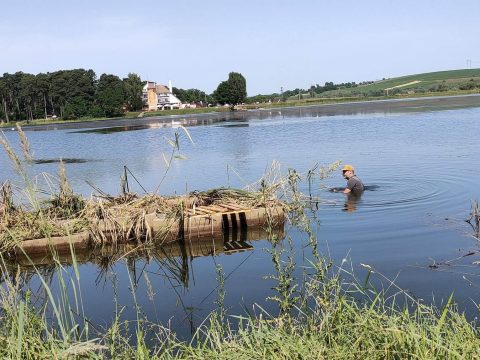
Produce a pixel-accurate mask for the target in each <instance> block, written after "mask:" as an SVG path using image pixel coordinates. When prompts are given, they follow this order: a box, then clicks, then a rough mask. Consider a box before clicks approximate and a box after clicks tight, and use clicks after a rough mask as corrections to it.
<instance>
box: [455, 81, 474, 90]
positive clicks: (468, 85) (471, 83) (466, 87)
mask: <svg viewBox="0 0 480 360" xmlns="http://www.w3.org/2000/svg"><path fill="white" fill-rule="evenodd" d="M476 87H477V83H476V82H475V80H473V79H470V80H469V81H468V82H466V83H463V84H461V85H460V86H459V87H458V88H459V89H460V90H473V89H475V88H476Z"/></svg>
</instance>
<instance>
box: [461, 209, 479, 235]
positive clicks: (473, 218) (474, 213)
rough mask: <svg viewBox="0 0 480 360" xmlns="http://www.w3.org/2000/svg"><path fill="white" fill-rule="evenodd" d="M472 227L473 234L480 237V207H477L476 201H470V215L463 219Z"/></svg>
mask: <svg viewBox="0 0 480 360" xmlns="http://www.w3.org/2000/svg"><path fill="white" fill-rule="evenodd" d="M465 221H466V222H467V223H469V224H470V226H471V227H472V229H473V236H474V237H476V238H477V239H480V208H479V207H478V201H477V200H474V201H472V210H471V212H470V217H469V218H468V219H467V220H465Z"/></svg>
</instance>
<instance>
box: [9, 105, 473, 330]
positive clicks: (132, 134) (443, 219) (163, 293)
mask: <svg viewBox="0 0 480 360" xmlns="http://www.w3.org/2000/svg"><path fill="white" fill-rule="evenodd" d="M478 106H480V102H479V104H478ZM436 110H441V111H436ZM322 111H323V110H318V108H315V107H312V108H302V109H288V110H278V111H277V110H275V111H271V112H269V113H263V114H262V116H258V115H255V114H252V115H248V116H245V115H243V116H241V117H240V118H239V119H233V120H232V119H230V120H229V119H223V121H221V120H222V119H221V118H220V119H219V118H218V117H216V118H215V119H213V120H208V117H207V120H205V117H203V118H202V120H201V121H196V125H198V126H192V127H188V131H189V133H190V135H191V137H192V139H193V141H194V144H192V143H190V141H189V140H188V138H187V137H186V136H184V135H182V138H181V144H180V150H181V153H182V154H183V155H185V156H186V157H187V159H185V160H178V161H175V162H174V164H173V166H172V167H171V168H170V170H169V172H168V174H167V176H166V179H165V181H164V182H163V183H162V185H161V186H160V192H161V193H163V194H174V193H177V194H183V193H185V192H187V191H188V192H189V191H193V190H206V189H211V188H216V187H222V186H232V187H243V186H245V185H247V184H249V183H252V182H254V181H256V180H258V179H259V178H260V177H261V176H262V175H263V174H264V173H265V171H266V170H267V169H268V168H269V167H270V165H271V164H272V161H274V160H275V161H278V162H279V163H280V164H281V167H282V169H283V172H284V173H285V172H286V171H287V169H288V168H295V169H296V170H297V171H298V172H300V173H305V172H307V171H308V169H310V168H312V167H313V166H314V165H315V164H316V163H319V164H321V165H328V164H330V163H332V162H334V161H335V160H342V161H343V162H344V163H349V164H353V165H354V166H355V168H356V170H357V174H358V176H359V177H360V178H361V179H362V180H363V182H364V183H365V184H366V185H369V186H373V191H366V192H365V193H364V195H363V197H362V198H361V199H360V200H359V201H358V202H356V203H354V204H352V203H348V202H346V199H345V197H344V195H343V194H335V193H331V192H329V191H327V190H326V189H323V188H320V187H319V186H317V185H316V186H315V187H314V188H313V190H312V192H313V194H314V195H315V196H316V197H320V198H321V203H320V205H319V209H318V211H317V213H316V218H317V220H318V221H317V222H315V225H314V229H315V232H316V236H317V239H318V243H319V245H320V249H321V250H322V252H323V253H325V254H328V255H329V256H331V257H332V258H333V259H334V261H335V263H336V264H337V265H339V264H340V263H341V261H342V259H344V258H349V259H350V261H351V264H352V267H353V269H354V270H355V272H357V273H358V275H359V277H360V278H361V277H362V276H364V274H365V271H364V270H363V268H362V267H361V266H360V264H362V263H363V264H368V265H370V266H372V267H374V268H375V269H377V270H378V271H380V272H381V273H382V274H384V275H385V276H387V277H389V278H391V279H393V278H396V280H395V281H396V283H397V284H398V285H399V286H401V287H402V288H404V289H406V290H408V291H409V292H410V293H411V294H413V295H414V296H415V297H418V298H422V299H424V300H425V301H426V302H432V301H433V299H435V301H437V302H441V300H442V299H446V298H448V297H449V296H450V294H451V293H452V292H453V293H454V298H455V299H456V301H457V302H459V304H460V306H461V308H462V309H465V310H466V311H468V312H469V314H473V315H476V313H474V309H475V305H474V302H478V300H479V299H480V277H479V275H480V267H479V265H476V263H475V262H476V261H479V260H480V256H479V255H480V253H479V247H478V241H477V240H476V239H474V238H473V237H472V236H471V234H472V229H471V228H470V227H469V225H468V224H467V223H465V222H464V220H465V219H466V218H468V216H469V212H470V201H471V200H474V199H479V198H480V196H479V195H480V191H479V189H480V188H479V179H480V178H479V174H478V169H479V168H480V145H479V139H480V107H470V108H465V109H453V110H448V109H447V110H445V109H436V108H435V107H427V108H418V107H415V106H414V105H412V106H410V107H408V106H407V107H404V108H402V109H397V110H395V111H389V110H388V109H387V110H385V109H383V110H381V111H377V110H375V111H373V112H369V111H365V110H362V111H360V112H358V113H355V112H353V113H349V114H341V115H335V114H328V116H325V114H324V113H323V112H322ZM219 120H220V121H219ZM190 121H191V119H190ZM202 123H203V124H202ZM176 124H178V120H175V122H173V127H172V126H165V124H163V123H161V124H159V123H154V124H153V125H152V124H149V125H148V126H140V127H137V128H135V127H134V128H129V127H128V126H125V127H124V128H116V129H110V130H105V129H104V130H101V131H85V130H87V129H81V130H78V129H77V130H75V129H66V130H56V131H27V136H28V138H29V140H30V142H31V144H32V149H33V151H34V153H35V158H36V159H38V160H39V161H38V162H39V163H38V164H36V165H33V166H32V167H31V169H30V170H31V172H32V173H35V174H40V173H42V172H46V173H51V174H55V173H56V172H57V167H58V163H56V162H55V161H54V160H56V159H58V158H60V157H62V158H64V159H69V161H67V164H66V171H67V175H68V177H69V179H70V180H71V183H72V186H73V188H74V190H75V191H77V192H81V193H83V194H86V195H89V194H90V193H92V192H93V189H92V188H91V187H90V186H89V185H88V184H87V183H86V182H85V181H86V180H88V181H89V182H91V183H93V184H94V185H95V186H96V187H98V188H100V189H102V190H103V191H105V192H109V193H117V192H118V189H119V178H120V175H121V174H122V172H123V166H124V165H126V166H127V167H128V168H129V170H130V171H131V172H132V173H133V174H135V176H136V178H137V179H138V180H139V182H140V183H141V185H142V186H143V187H144V188H145V189H148V190H154V189H155V188H156V187H157V186H158V185H159V183H160V180H161V178H162V177H163V175H164V173H165V169H166V166H165V162H164V158H163V155H162V154H164V155H165V156H167V157H168V155H169V153H170V147H169V145H168V144H167V143H166V141H165V138H171V137H172V136H173V134H174V132H175V131H180V132H182V130H181V129H178V128H176ZM167 125H172V123H170V124H168V123H167ZM128 130H132V131H128ZM133 130H135V131H133ZM6 136H7V138H9V140H10V141H11V142H12V144H14V145H15V146H17V140H16V134H15V132H7V133H6ZM0 169H1V174H0V175H1V178H0V181H3V180H4V179H9V178H15V175H14V174H13V173H12V171H11V170H10V167H9V165H8V162H7V160H6V156H5V155H4V154H3V153H2V154H1V155H0ZM38 179H39V181H42V177H41V176H40V177H38ZM344 183H345V181H344V179H343V178H342V176H341V174H340V172H339V171H337V172H336V173H334V174H333V175H332V176H331V177H330V178H328V179H327V180H325V182H324V184H325V185H326V186H329V187H333V186H344ZM130 185H131V188H132V190H134V191H136V192H138V193H140V194H141V193H142V192H143V191H142V189H141V187H140V186H139V185H138V184H136V183H135V182H133V181H132V180H131V183H130ZM302 190H303V191H305V192H306V191H307V186H306V183H303V185H302ZM285 232H286V236H290V237H291V238H292V239H293V245H294V249H295V253H296V259H297V261H298V263H299V265H301V264H302V263H303V264H304V263H305V262H304V260H303V251H304V247H305V235H304V234H301V233H300V232H299V231H298V230H297V229H295V228H294V227H291V226H289V225H287V226H286V229H285ZM255 237H257V238H260V239H259V240H253V239H252V240H250V241H248V243H247V245H248V246H247V248H246V249H245V251H242V252H234V253H231V254H230V255H228V254H226V253H224V250H225V249H223V244H222V243H221V242H220V243H217V244H216V248H217V250H216V251H217V255H215V256H203V257H200V256H199V257H194V258H191V257H187V258H186V257H183V258H182V257H178V258H175V264H174V265H172V264H171V263H170V262H169V261H166V260H162V259H160V257H159V258H158V259H155V258H152V259H146V258H145V257H140V258H137V259H134V258H132V257H126V258H123V259H121V260H119V261H118V262H116V263H115V264H114V265H113V266H112V267H110V268H108V269H107V271H105V270H104V269H103V270H102V269H101V268H99V267H98V266H97V265H95V264H92V263H88V262H87V263H84V264H82V265H81V266H80V276H81V284H82V294H83V301H84V307H85V309H86V313H87V315H88V316H89V317H90V318H91V319H93V320H94V322H96V323H99V324H101V325H105V324H108V323H109V322H110V321H111V319H112V318H113V316H114V310H115V304H114V303H113V299H114V297H116V299H117V301H118V303H119V304H120V305H125V306H126V309H125V311H124V316H125V317H126V318H132V319H134V318H135V311H134V306H133V295H132V292H134V293H135V296H136V300H137V301H138V303H139V304H140V306H141V308H142V310H143V311H144V313H145V314H146V315H147V317H148V318H150V319H151V320H152V321H158V322H161V323H163V324H165V325H169V326H171V327H172V328H173V329H175V330H176V331H177V332H178V334H179V335H180V336H182V337H188V336H189V334H190V331H191V330H192V328H194V327H195V326H198V325H199V324H200V322H201V321H202V320H203V319H204V318H205V317H206V316H207V314H208V313H209V312H210V311H211V310H212V309H214V308H215V304H214V301H215V299H216V295H215V289H216V287H217V281H216V272H215V266H216V264H220V265H222V267H223V271H224V273H225V274H227V278H226V281H225V290H226V306H227V308H228V309H229V312H230V313H233V314H245V310H244V307H245V308H247V309H250V310H251V309H252V304H253V303H255V302H257V303H259V304H261V305H262V306H263V307H265V308H266V309H273V308H274V304H273V302H271V301H266V300H265V298H266V297H267V296H268V295H271V294H272V290H271V287H272V282H271V280H265V279H264V277H265V276H266V275H269V274H271V273H272V272H273V266H272V262H271V259H270V255H269V254H268V252H267V251H266V249H268V248H270V245H269V243H268V242H267V241H265V240H261V238H262V235H261V234H260V235H257V236H253V238H255ZM205 246H206V247H207V248H208V249H210V250H211V247H212V245H211V243H209V244H207V245H205ZM208 249H207V251H204V253H208ZM173 253H175V251H173ZM201 253H202V251H197V252H195V254H196V255H199V254H201ZM177 254H178V252H177ZM195 254H194V255H195ZM466 254H470V255H469V256H464V255H466ZM429 265H435V266H432V267H430V266H429ZM172 268H173V269H172ZM129 269H130V270H129ZM175 269H180V272H178V271H176V270H175ZM65 271H66V272H70V273H72V271H73V270H72V268H70V267H68V266H67V267H66V268H65ZM300 273H301V269H298V271H297V272H296V274H297V275H300ZM145 274H146V275H147V276H146V277H145ZM133 277H135V278H136V280H132V278H133ZM51 281H52V284H53V286H54V287H55V284H56V275H55V273H52V280H51ZM31 285H32V286H33V287H37V288H38V287H39V284H38V279H36V277H35V276H34V277H33V278H32V280H31ZM387 285H388V283H385V286H387ZM152 291H153V293H154V295H153V294H152Z"/></svg>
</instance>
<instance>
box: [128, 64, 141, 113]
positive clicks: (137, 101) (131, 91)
mask: <svg viewBox="0 0 480 360" xmlns="http://www.w3.org/2000/svg"><path fill="white" fill-rule="evenodd" d="M144 85H145V81H142V79H141V78H140V76H138V75H137V74H133V73H129V74H128V77H126V78H124V79H123V92H124V96H125V105H126V107H127V109H128V110H129V111H137V110H142V108H143V100H142V91H143V86H144Z"/></svg>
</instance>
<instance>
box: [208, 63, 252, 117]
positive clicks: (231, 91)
mask: <svg viewBox="0 0 480 360" xmlns="http://www.w3.org/2000/svg"><path fill="white" fill-rule="evenodd" d="M213 96H214V98H215V100H216V101H217V102H218V103H220V104H222V105H223V104H229V105H230V106H231V107H232V109H233V108H234V106H235V105H237V104H240V103H243V102H245V99H246V97H247V82H246V80H245V78H244V77H243V75H242V74H240V73H236V72H231V73H230V74H228V80H227V81H222V82H221V83H220V84H219V85H218V87H217V89H216V90H215V92H214V94H213Z"/></svg>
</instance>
